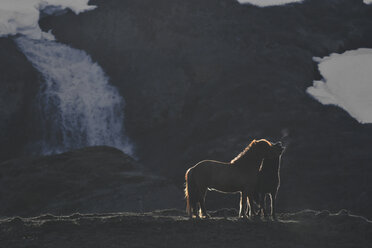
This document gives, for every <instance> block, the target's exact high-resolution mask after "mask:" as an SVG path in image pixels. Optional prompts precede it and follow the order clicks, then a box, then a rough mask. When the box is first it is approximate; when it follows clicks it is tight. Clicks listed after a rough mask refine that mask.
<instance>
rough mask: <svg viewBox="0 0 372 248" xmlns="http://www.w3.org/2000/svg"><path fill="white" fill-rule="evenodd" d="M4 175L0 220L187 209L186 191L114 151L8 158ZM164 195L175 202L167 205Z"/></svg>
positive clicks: (0, 187) (2, 169) (90, 149)
mask: <svg viewBox="0 0 372 248" xmlns="http://www.w3.org/2000/svg"><path fill="white" fill-rule="evenodd" d="M0 173H1V175H2V177H1V178H0V216H13V215H18V216H35V215H40V214H42V213H51V214H70V213H74V212H80V213H89V212H113V211H125V210H126V211H140V210H141V209H140V208H142V211H148V210H152V209H154V208H159V207H165V206H168V205H170V206H172V205H173V207H181V206H183V199H182V197H183V194H182V190H179V189H177V188H176V187H174V186H172V184H169V183H166V181H165V180H164V179H162V178H160V177H154V176H150V175H147V174H145V173H143V172H142V168H141V166H140V165H139V164H138V163H137V162H136V161H134V160H133V159H132V158H131V157H129V156H127V155H125V154H124V153H123V152H121V151H119V150H117V149H115V148H111V147H87V148H83V149H79V150H74V151H70V152H66V153H62V154H58V155H51V156H45V157H36V158H33V157H31V158H19V159H14V160H9V161H6V162H3V163H1V164H0ZM150 189H151V191H150ZM162 195H163V196H164V195H167V196H169V197H172V200H171V201H169V200H168V201H167V202H166V203H165V201H164V197H163V198H161V196H162ZM177 195H178V196H179V197H177ZM138 197H140V198H141V201H142V202H141V203H139V201H138ZM172 202H173V203H172Z"/></svg>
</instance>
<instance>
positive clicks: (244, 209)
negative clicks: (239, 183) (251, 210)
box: [239, 192, 248, 218]
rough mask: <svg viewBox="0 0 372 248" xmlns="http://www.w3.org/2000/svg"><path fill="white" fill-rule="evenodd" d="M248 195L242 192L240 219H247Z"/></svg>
mask: <svg viewBox="0 0 372 248" xmlns="http://www.w3.org/2000/svg"><path fill="white" fill-rule="evenodd" d="M247 197H248V195H247V193H245V192H240V209H239V218H242V217H247V213H246V212H247Z"/></svg>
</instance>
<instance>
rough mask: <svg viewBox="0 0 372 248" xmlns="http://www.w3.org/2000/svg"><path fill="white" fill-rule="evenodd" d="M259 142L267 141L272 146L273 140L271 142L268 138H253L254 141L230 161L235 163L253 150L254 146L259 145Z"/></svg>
mask: <svg viewBox="0 0 372 248" xmlns="http://www.w3.org/2000/svg"><path fill="white" fill-rule="evenodd" d="M257 143H267V144H268V145H269V146H272V144H271V142H269V141H268V140H266V139H260V140H255V139H254V140H252V142H251V143H250V144H249V145H248V146H247V147H246V148H244V150H243V151H242V152H241V153H239V154H238V155H237V156H236V157H235V158H233V159H232V160H231V162H230V163H231V164H234V163H236V162H237V161H238V160H240V159H242V158H243V157H244V155H246V154H247V152H248V151H250V150H251V148H252V147H254V146H256V145H257Z"/></svg>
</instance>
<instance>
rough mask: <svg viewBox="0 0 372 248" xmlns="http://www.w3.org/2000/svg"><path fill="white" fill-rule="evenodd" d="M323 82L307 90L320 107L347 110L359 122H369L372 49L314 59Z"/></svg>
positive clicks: (371, 108)
mask: <svg viewBox="0 0 372 248" xmlns="http://www.w3.org/2000/svg"><path fill="white" fill-rule="evenodd" d="M314 61H316V62H318V63H319V65H318V66H319V71H320V73H321V74H322V76H323V78H324V80H323V81H314V85H313V86H312V87H309V88H308V89H307V90H306V91H307V93H309V94H310V95H311V96H313V97H314V98H315V99H316V100H318V101H319V102H321V103H322V104H332V105H336V106H339V107H341V108H343V109H344V110H346V111H347V112H348V113H349V114H350V115H351V116H352V117H354V118H355V119H356V120H358V121H359V122H360V123H372V97H371V96H372V49H366V48H360V49H357V50H352V51H347V52H345V53H343V54H335V53H334V54H331V55H330V56H328V57H324V58H314Z"/></svg>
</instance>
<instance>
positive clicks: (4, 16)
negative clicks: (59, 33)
mask: <svg viewBox="0 0 372 248" xmlns="http://www.w3.org/2000/svg"><path fill="white" fill-rule="evenodd" d="M88 1H89V0H0V37H6V36H9V35H16V34H23V35H25V36H27V37H29V38H32V39H42V38H44V39H54V37H53V35H51V34H50V33H46V32H43V31H41V29H40V27H39V25H38V20H39V15H40V11H42V10H44V9H46V8H48V13H49V14H52V13H51V11H52V12H56V11H59V10H63V9H66V8H69V9H71V10H72V11H73V12H75V13H76V14H79V13H81V12H84V11H88V10H92V9H94V8H96V6H89V5H88ZM50 7H53V8H50Z"/></svg>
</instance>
